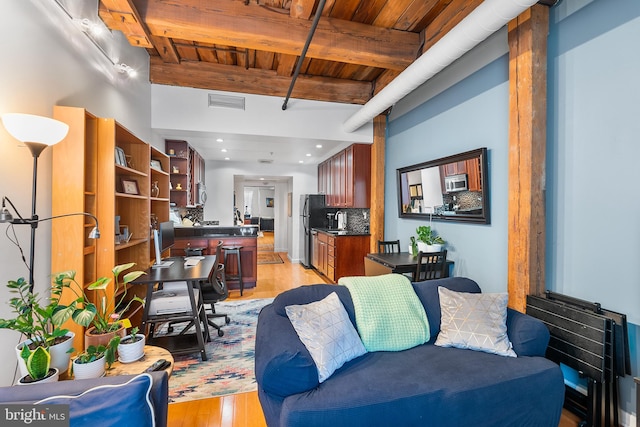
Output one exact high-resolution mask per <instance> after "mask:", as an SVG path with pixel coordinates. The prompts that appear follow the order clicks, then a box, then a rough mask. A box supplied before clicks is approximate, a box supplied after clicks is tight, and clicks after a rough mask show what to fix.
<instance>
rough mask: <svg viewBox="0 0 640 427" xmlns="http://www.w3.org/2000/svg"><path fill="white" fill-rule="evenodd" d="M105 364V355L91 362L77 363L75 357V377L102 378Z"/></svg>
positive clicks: (82, 378) (80, 378)
mask: <svg viewBox="0 0 640 427" xmlns="http://www.w3.org/2000/svg"><path fill="white" fill-rule="evenodd" d="M105 364H106V362H105V360H104V356H103V357H101V358H100V359H98V360H94V361H93V362H89V363H77V359H74V360H73V377H74V378H75V379H77V380H84V379H87V378H100V377H101V376H103V375H104V369H105Z"/></svg>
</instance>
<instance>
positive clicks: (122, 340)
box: [113, 326, 142, 347]
mask: <svg viewBox="0 0 640 427" xmlns="http://www.w3.org/2000/svg"><path fill="white" fill-rule="evenodd" d="M138 331H140V329H138V327H137V326H134V327H133V328H131V333H130V334H129V335H126V336H125V337H124V338H120V336H118V335H116V336H115V337H113V339H114V340H116V341H117V343H116V347H117V346H118V344H133V343H134V342H138V341H140V340H141V339H142V338H138V335H137V334H138Z"/></svg>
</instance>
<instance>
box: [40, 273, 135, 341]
mask: <svg viewBox="0 0 640 427" xmlns="http://www.w3.org/2000/svg"><path fill="white" fill-rule="evenodd" d="M134 265H135V263H128V264H121V265H117V266H115V267H114V268H113V270H111V271H112V273H113V280H114V281H115V286H114V289H113V295H116V301H114V303H110V302H108V298H107V287H108V285H109V283H111V281H112V279H111V278H107V277H101V278H99V279H98V280H96V281H95V282H93V283H91V284H90V285H89V286H87V287H86V289H87V290H88V291H94V298H93V300H92V299H90V298H89V297H88V296H87V295H86V293H85V292H84V291H83V292H78V290H77V289H84V288H83V287H82V286H80V285H79V284H78V283H77V282H76V280H75V275H76V272H75V271H73V270H68V271H63V272H61V273H58V274H56V275H55V276H54V284H53V288H52V291H51V292H52V294H56V295H60V294H62V290H63V289H64V288H70V289H71V290H72V291H73V292H74V293H75V295H76V297H77V298H76V299H75V300H73V301H71V302H70V303H69V305H62V304H58V305H57V306H56V307H55V309H54V312H53V318H54V319H55V320H56V321H57V322H64V321H66V320H68V319H69V318H72V319H73V321H74V322H76V323H77V324H78V325H80V326H84V327H85V328H88V329H87V330H86V331H85V349H88V347H89V346H90V345H95V346H98V345H100V344H102V345H105V346H106V345H107V344H108V343H109V342H110V341H111V338H113V336H115V335H116V334H117V335H119V336H121V337H123V336H124V334H125V329H124V328H125V326H126V323H128V319H124V318H123V314H124V313H126V312H127V311H128V310H129V308H130V307H131V305H132V304H133V303H134V302H138V303H140V304H142V305H143V304H144V300H143V299H141V298H140V297H138V296H135V295H134V296H133V297H132V298H131V299H129V300H127V288H128V286H127V285H128V283H129V282H131V281H133V280H135V279H137V278H138V277H140V276H142V275H143V274H144V272H143V271H131V272H129V273H127V274H125V275H124V276H123V277H122V283H120V274H121V273H122V272H123V271H125V270H128V269H130V268H131V267H133V266H134ZM72 284H73V285H74V286H71V285H72ZM94 301H96V302H97V304H96V303H94Z"/></svg>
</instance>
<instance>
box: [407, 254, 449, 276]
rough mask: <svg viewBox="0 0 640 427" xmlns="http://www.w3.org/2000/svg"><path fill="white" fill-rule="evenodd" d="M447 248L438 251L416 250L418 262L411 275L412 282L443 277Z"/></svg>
mask: <svg viewBox="0 0 640 427" xmlns="http://www.w3.org/2000/svg"><path fill="white" fill-rule="evenodd" d="M446 268H447V250H446V249H445V250H443V251H440V252H418V263H417V265H416V271H415V273H414V275H413V281H414V282H422V281H423V280H433V279H440V278H441V277H445V275H446V274H445V271H446V270H445V269H446Z"/></svg>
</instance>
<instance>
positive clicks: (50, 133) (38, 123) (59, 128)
mask: <svg viewBox="0 0 640 427" xmlns="http://www.w3.org/2000/svg"><path fill="white" fill-rule="evenodd" d="M1 117H2V124H3V125H4V127H5V129H6V130H7V132H9V134H10V135H11V136H13V137H14V138H15V139H17V140H18V141H21V142H23V143H24V144H25V145H26V146H27V147H28V148H29V150H30V151H31V155H32V156H33V183H32V187H31V217H30V218H23V217H22V216H21V215H20V214H19V213H18V210H17V209H16V207H15V206H14V205H13V203H11V200H9V199H8V198H6V197H3V199H2V211H1V212H0V222H10V223H12V224H29V225H31V247H30V252H29V290H30V291H31V292H33V286H34V283H33V266H34V256H35V255H34V254H35V243H36V241H35V239H36V228H37V227H38V223H39V222H42V221H48V220H51V219H54V218H59V217H62V216H70V215H88V216H91V217H93V219H94V220H95V221H96V228H95V230H96V231H97V226H98V220H97V218H96V217H95V216H93V215H91V214H87V213H84V212H83V213H75V214H66V215H59V216H55V217H51V218H43V219H40V218H38V215H37V214H36V190H37V181H38V179H37V178H38V157H39V156H40V153H42V151H43V150H44V149H45V148H47V147H48V146H50V145H54V144H57V143H58V142H60V141H61V140H62V139H63V138H64V137H65V136H67V133H68V132H69V125H67V124H66V123H62V122H60V121H58V120H54V119H50V118H48V117H42V116H35V115H31V114H19V113H7V114H3V115H2V116H1ZM5 201H7V202H8V203H9V205H10V206H11V207H12V208H13V210H14V211H15V213H16V215H17V216H18V219H14V218H13V216H12V215H11V214H10V213H9V210H8V209H7V207H6V205H5ZM97 234H98V236H99V232H97Z"/></svg>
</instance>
